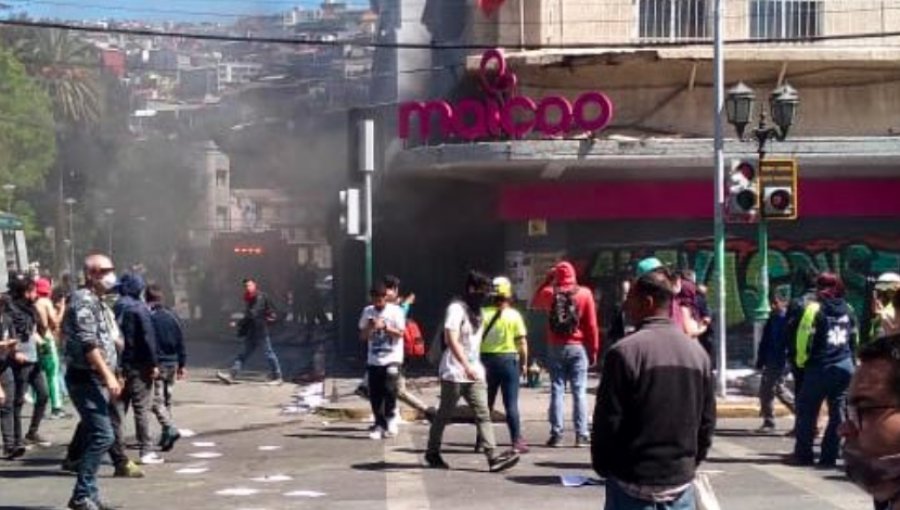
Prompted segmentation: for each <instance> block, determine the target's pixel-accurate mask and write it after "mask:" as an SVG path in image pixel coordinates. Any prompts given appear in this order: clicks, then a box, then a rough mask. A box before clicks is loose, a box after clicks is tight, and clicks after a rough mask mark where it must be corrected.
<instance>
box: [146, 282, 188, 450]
mask: <svg viewBox="0 0 900 510" xmlns="http://www.w3.org/2000/svg"><path fill="white" fill-rule="evenodd" d="M147 304H148V305H149V306H150V314H151V319H152V320H153V330H154V332H155V334H156V349H157V352H156V353H157V357H158V358H159V371H160V374H159V379H157V380H156V381H154V383H153V407H152V409H153V414H155V415H156V419H157V421H159V424H160V426H162V436H160V438H159V447H160V448H161V449H162V451H164V452H167V451H169V450H171V449H172V448H173V447H174V446H175V442H176V441H178V439H179V438H181V433H180V432H179V431H178V427H176V426H175V422H174V420H173V419H172V387H173V386H175V380H176V379H177V380H179V381H180V380H182V379H184V378H185V376H186V375H187V374H186V372H185V368H184V366H185V363H186V361H187V354H186V353H185V349H184V334H183V332H182V329H181V322H180V321H179V320H178V317H177V316H176V315H175V312H173V311H172V310H170V309H169V308H167V307H166V306H165V305H164V304H163V292H162V288H161V287H160V286H159V285H156V284H150V285H149V286H147Z"/></svg>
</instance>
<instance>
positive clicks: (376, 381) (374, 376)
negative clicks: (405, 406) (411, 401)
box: [368, 364, 400, 430]
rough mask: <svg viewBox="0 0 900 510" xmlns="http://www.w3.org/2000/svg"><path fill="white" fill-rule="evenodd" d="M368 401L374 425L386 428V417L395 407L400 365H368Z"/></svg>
mask: <svg viewBox="0 0 900 510" xmlns="http://www.w3.org/2000/svg"><path fill="white" fill-rule="evenodd" d="M368 371H369V403H370V404H372V414H373V415H375V425H376V426H378V427H381V428H382V429H383V430H387V428H388V417H389V416H393V415H394V411H395V410H396V409H397V380H398V379H399V378H400V367H399V366H398V365H396V364H392V365H388V366H384V367H377V366H373V365H369V368H368Z"/></svg>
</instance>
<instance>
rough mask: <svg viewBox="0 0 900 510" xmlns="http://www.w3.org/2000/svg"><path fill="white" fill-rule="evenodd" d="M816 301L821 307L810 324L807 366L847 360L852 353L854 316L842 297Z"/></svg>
mask: <svg viewBox="0 0 900 510" xmlns="http://www.w3.org/2000/svg"><path fill="white" fill-rule="evenodd" d="M820 301H821V304H822V306H821V309H820V310H819V313H818V314H817V315H816V318H815V322H814V330H813V334H812V341H811V342H810V347H809V360H808V361H807V362H806V366H807V367H810V366H815V367H822V366H826V365H834V364H838V363H842V362H844V361H849V360H851V359H852V357H853V352H854V351H855V350H856V341H857V330H856V317H854V314H853V310H852V309H851V308H850V306H849V305H848V304H847V301H845V300H844V299H842V298H829V299H820Z"/></svg>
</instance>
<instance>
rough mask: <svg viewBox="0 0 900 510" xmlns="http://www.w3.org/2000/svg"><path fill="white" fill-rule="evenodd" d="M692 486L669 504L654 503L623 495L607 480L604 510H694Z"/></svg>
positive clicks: (611, 481)
mask: <svg viewBox="0 0 900 510" xmlns="http://www.w3.org/2000/svg"><path fill="white" fill-rule="evenodd" d="M695 505H696V503H695V502H694V486H693V485H692V486H690V487H688V489H687V490H686V491H684V493H682V494H681V496H679V497H678V499H676V500H675V501H672V502H670V503H654V502H652V501H644V500H642V499H637V498H633V497H631V496H629V495H628V494H625V491H623V490H622V488H621V487H619V484H618V483H617V482H616V481H615V480H613V479H612V478H609V479H607V480H606V506H604V507H603V508H604V509H605V510H694V507H695Z"/></svg>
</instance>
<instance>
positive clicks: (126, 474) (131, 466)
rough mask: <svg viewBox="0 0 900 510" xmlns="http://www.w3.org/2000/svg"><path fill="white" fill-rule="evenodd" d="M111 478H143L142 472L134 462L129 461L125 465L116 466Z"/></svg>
mask: <svg viewBox="0 0 900 510" xmlns="http://www.w3.org/2000/svg"><path fill="white" fill-rule="evenodd" d="M113 476H114V477H116V478H143V477H144V472H143V471H141V468H139V467H138V465H137V464H135V463H134V461H132V460H129V461H128V462H127V463H126V464H123V465H120V466H116V471H115V473H113Z"/></svg>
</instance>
